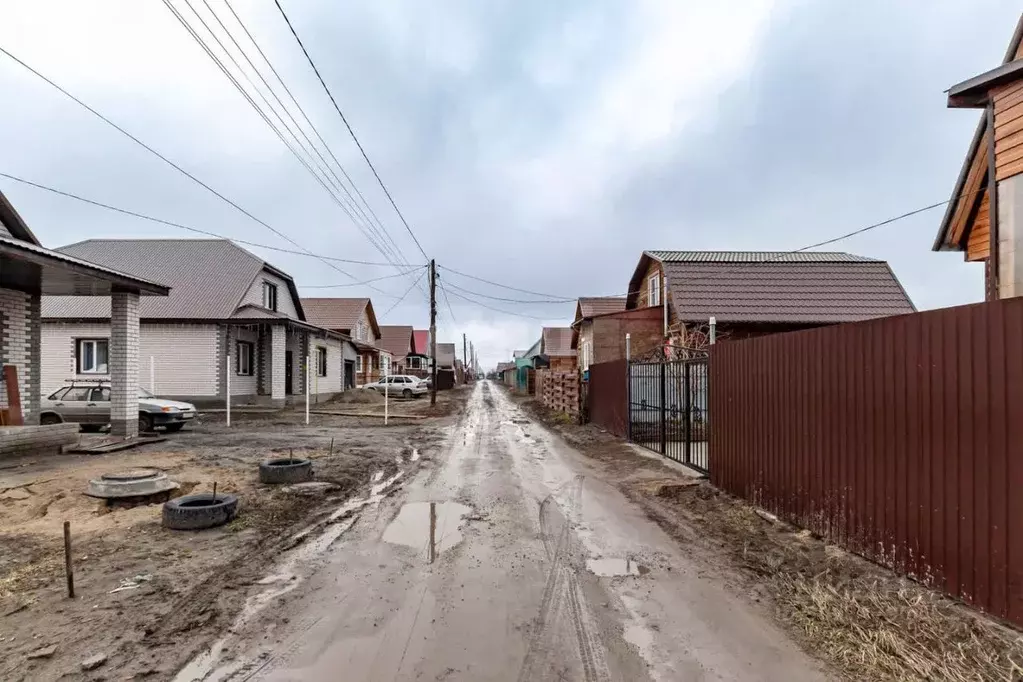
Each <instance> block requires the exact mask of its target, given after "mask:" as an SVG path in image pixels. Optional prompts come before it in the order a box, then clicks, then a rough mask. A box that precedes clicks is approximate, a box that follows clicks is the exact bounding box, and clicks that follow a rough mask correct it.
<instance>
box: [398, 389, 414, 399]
mask: <svg viewBox="0 0 1023 682" xmlns="http://www.w3.org/2000/svg"><path fill="white" fill-rule="evenodd" d="M401 397H402V398H404V399H405V400H408V399H409V398H411V397H412V389H411V388H406V389H405V390H404V391H402V392H401Z"/></svg>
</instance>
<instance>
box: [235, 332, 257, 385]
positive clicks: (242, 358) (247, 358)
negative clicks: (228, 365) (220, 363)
mask: <svg viewBox="0 0 1023 682" xmlns="http://www.w3.org/2000/svg"><path fill="white" fill-rule="evenodd" d="M235 347H236V349H237V350H236V351H235V358H234V367H235V371H236V372H237V373H238V374H240V375H241V376H246V377H250V376H252V365H253V363H252V356H253V351H254V346H253V345H252V344H251V343H249V342H248V341H238V342H237V344H236V345H235Z"/></svg>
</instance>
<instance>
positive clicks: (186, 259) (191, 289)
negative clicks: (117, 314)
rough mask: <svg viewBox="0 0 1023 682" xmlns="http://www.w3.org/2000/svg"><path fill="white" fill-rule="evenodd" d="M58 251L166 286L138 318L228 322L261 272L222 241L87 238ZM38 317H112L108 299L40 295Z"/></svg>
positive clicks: (245, 255) (142, 305)
mask: <svg viewBox="0 0 1023 682" xmlns="http://www.w3.org/2000/svg"><path fill="white" fill-rule="evenodd" d="M57 251H58V252H60V253H61V254H64V255H65V256H67V257H73V258H80V259H83V260H85V261H90V262H93V263H99V264H100V265H103V266H106V267H117V268H122V269H124V270H128V271H130V272H131V274H132V275H134V276H136V277H142V278H145V279H147V280H153V281H157V282H165V283H166V284H168V285H170V287H171V291H170V295H169V296H167V297H166V298H144V299H142V300H141V301H140V302H139V316H140V317H142V318H163V319H227V318H229V317H231V316H232V315H233V314H234V312H235V309H236V308H238V306H239V304H240V303H241V300H242V296H244V295H245V293H246V292H247V291H248V289H249V287H250V286H251V285H252V282H253V281H254V280H255V279H256V276H257V275H258V274H259V273H260V271H262V269H263V268H264V267H265V263H264V262H263V260H261V259H260V258H257V257H256V256H254V255H252V254H251V253H249V252H248V251H246V250H245V249H242V248H241V247H239V246H236V245H235V244H233V243H231V242H230V241H227V240H226V239H90V240H88V241H84V242H79V243H77V244H69V245H68V246H64V247H61V248H59V249H57ZM42 316H43V317H44V318H51V319H52V318H57V319H77V318H100V319H102V318H106V317H110V299H108V298H87V297H81V296H44V297H43V300H42Z"/></svg>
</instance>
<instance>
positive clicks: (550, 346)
mask: <svg viewBox="0 0 1023 682" xmlns="http://www.w3.org/2000/svg"><path fill="white" fill-rule="evenodd" d="M543 354H544V355H546V356H547V357H567V356H574V355H575V354H576V353H575V351H574V350H572V328H571V327H544V328H543Z"/></svg>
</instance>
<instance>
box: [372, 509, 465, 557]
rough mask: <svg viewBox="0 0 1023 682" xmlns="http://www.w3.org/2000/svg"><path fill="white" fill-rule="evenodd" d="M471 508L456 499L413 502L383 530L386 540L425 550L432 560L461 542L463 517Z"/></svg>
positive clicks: (425, 553) (426, 555) (425, 554)
mask: <svg viewBox="0 0 1023 682" xmlns="http://www.w3.org/2000/svg"><path fill="white" fill-rule="evenodd" d="M431 506H432V507H433V519H432V523H431V512H430V507H431ZM471 511H472V508H471V507H468V506H466V505H464V504H458V503H457V502H411V503H409V504H406V505H405V506H403V507H402V508H401V511H400V512H398V516H396V517H395V519H394V521H392V522H391V525H389V526H388V527H387V530H385V531H384V542H390V543H392V544H395V545H406V546H408V547H413V548H415V549H419V550H422V553H423V555H424V556H425V557H427V558H428V559H430V558H432V557H434V556H436V555H437V554H440V553H441V552H443V551H445V550H448V549H451V548H452V547H454V546H455V545H457V544H458V543H459V542H461V541H462V532H461V525H462V520H463V518H464V517H465V516H466V515H467V514H468V513H469V512H471ZM431 529H432V533H431ZM431 540H432V542H431ZM431 545H432V551H431Z"/></svg>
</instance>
